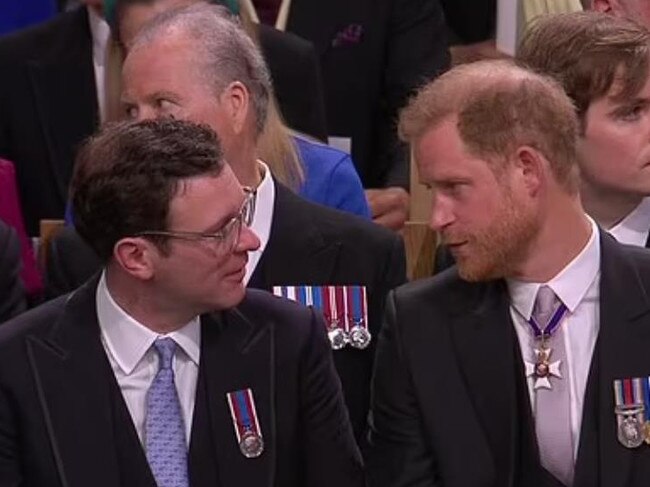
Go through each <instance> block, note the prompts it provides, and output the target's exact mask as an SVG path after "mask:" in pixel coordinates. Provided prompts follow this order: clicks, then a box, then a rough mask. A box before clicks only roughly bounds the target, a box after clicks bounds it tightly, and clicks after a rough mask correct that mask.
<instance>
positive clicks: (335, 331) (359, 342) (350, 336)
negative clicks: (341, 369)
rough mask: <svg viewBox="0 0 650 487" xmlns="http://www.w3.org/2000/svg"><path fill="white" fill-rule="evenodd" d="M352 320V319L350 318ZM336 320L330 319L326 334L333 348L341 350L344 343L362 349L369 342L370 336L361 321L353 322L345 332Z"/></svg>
mask: <svg viewBox="0 0 650 487" xmlns="http://www.w3.org/2000/svg"><path fill="white" fill-rule="evenodd" d="M351 321H352V320H351ZM341 325H342V323H340V322H339V321H338V320H330V321H329V326H328V332H327V336H328V338H329V340H330V344H331V345H332V349H333V350H341V349H342V348H344V347H345V346H346V345H351V346H352V347H354V348H357V349H359V350H363V349H364V348H366V347H367V346H368V345H369V344H370V340H371V339H372V336H371V335H370V332H369V331H368V328H366V327H365V326H363V321H356V322H354V326H353V327H352V329H351V330H350V331H349V332H347V331H346V330H345V329H344V328H342V326H341Z"/></svg>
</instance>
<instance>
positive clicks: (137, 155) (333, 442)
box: [0, 120, 364, 487]
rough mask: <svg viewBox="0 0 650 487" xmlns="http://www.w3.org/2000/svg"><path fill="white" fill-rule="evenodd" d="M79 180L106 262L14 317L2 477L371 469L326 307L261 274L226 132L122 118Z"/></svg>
mask: <svg viewBox="0 0 650 487" xmlns="http://www.w3.org/2000/svg"><path fill="white" fill-rule="evenodd" d="M72 188H73V204H74V210H75V217H76V222H77V228H78V229H79V232H80V234H81V235H83V237H84V238H85V239H86V240H87V241H88V243H89V244H90V245H91V246H92V247H93V249H94V250H95V252H97V254H98V255H99V256H100V257H101V258H102V260H103V262H104V267H103V270H102V272H101V274H100V275H98V276H97V277H96V278H94V279H93V280H91V281H89V282H88V283H87V284H86V285H84V286H83V287H81V288H79V289H78V290H77V291H76V292H75V293H73V294H72V295H71V296H68V297H65V298H61V299H57V300H54V301H51V302H49V303H47V304H45V305H43V306H41V307H39V308H37V309H36V310H34V311H32V312H30V313H27V314H24V315H22V316H21V317H19V318H16V319H15V320H13V321H10V322H9V323H7V324H6V325H4V326H3V327H2V328H1V330H0V485H22V486H39V487H48V486H62V485H67V486H77V485H79V486H82V485H83V486H89V485H93V486H103V487H118V486H121V485H130V486H139V487H155V486H157V487H172V486H173V487H189V486H190V485H191V486H193V487H196V486H206V487H207V486H215V485H220V486H223V487H229V486H232V487H234V486H239V485H267V486H274V485H277V486H282V487H285V486H289V487H291V486H296V487H297V486H304V487H313V486H323V487H324V486H331V485H337V486H339V485H342V486H350V487H352V486H362V485H364V484H363V473H362V464H361V460H360V456H359V453H358V450H357V448H356V446H355V443H354V438H353V435H352V429H351V427H350V423H349V420H348V417H347V413H346V411H345V406H344V403H343V399H342V394H341V388H340V383H339V381H338V379H337V377H336V373H335V371H334V366H333V363H332V357H331V353H330V351H329V345H328V343H327V339H326V335H325V331H324V326H323V324H322V319H321V318H318V317H317V315H316V313H315V312H314V311H313V310H309V309H307V308H302V307H299V306H296V305H294V304H291V303H288V302H286V301H283V300H280V299H277V298H274V297H272V296H270V295H269V294H266V293H263V292H260V291H246V290H245V287H244V284H243V282H242V281H243V277H244V272H245V266H246V262H247V258H248V257H247V253H248V251H251V250H254V249H255V248H257V247H258V246H259V239H258V238H257V236H256V235H255V234H254V233H253V232H252V231H251V230H250V229H249V228H248V224H249V223H250V215H251V204H252V201H253V200H252V196H251V194H250V193H248V194H247V193H245V192H244V191H242V188H241V186H240V185H239V183H238V181H237V179H236V178H235V176H234V174H233V172H232V171H231V169H230V167H229V166H228V165H227V164H225V163H224V158H223V154H222V152H221V148H220V145H219V143H218V141H217V139H216V137H215V135H214V133H213V132H212V131H211V130H210V129H208V128H207V127H203V126H199V125H195V124H192V123H189V122H181V121H174V120H163V121H145V122H138V123H133V122H130V123H123V124H118V125H113V126H110V127H109V128H107V129H106V130H105V131H104V132H102V133H100V134H98V135H97V136H95V137H94V138H93V139H91V140H90V141H89V142H88V143H87V144H86V145H85V146H84V147H83V148H82V150H81V151H80V154H79V157H78V160H77V167H76V170H75V174H74V176H73V186H72Z"/></svg>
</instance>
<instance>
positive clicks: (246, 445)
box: [226, 389, 264, 458]
mask: <svg viewBox="0 0 650 487" xmlns="http://www.w3.org/2000/svg"><path fill="white" fill-rule="evenodd" d="M226 398H227V400H228V405H229V406H230V415H231V416H232V422H233V425H234V426H235V435H236V437H237V444H238V445H239V451H241V453H242V455H244V456H245V457H246V458H257V457H259V456H260V455H261V454H262V452H264V440H263V438H262V431H261V430H260V424H259V421H258V419H257V411H256V410H255V400H254V398H253V391H252V390H251V389H242V390H239V391H234V392H228V393H227V394H226Z"/></svg>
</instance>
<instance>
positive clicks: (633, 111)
mask: <svg viewBox="0 0 650 487" xmlns="http://www.w3.org/2000/svg"><path fill="white" fill-rule="evenodd" d="M646 108H647V107H646V105H642V104H639V105H633V106H630V107H627V108H625V109H623V110H621V111H619V112H618V113H617V115H618V117H619V118H620V119H621V120H624V121H628V122H631V121H636V120H638V119H639V118H641V116H642V115H643V112H644V111H645V110H646Z"/></svg>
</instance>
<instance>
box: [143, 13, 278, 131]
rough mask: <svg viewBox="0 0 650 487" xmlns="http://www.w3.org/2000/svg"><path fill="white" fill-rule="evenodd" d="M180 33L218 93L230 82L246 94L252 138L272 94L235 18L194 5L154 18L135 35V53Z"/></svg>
mask: <svg viewBox="0 0 650 487" xmlns="http://www.w3.org/2000/svg"><path fill="white" fill-rule="evenodd" d="M172 33H180V34H182V35H185V36H187V37H188V38H189V39H190V40H193V41H195V42H193V46H195V47H196V52H194V55H195V56H198V57H197V60H198V62H200V63H202V65H203V70H202V72H203V75H205V77H206V78H207V81H208V82H209V83H210V84H212V85H213V86H214V88H215V89H216V92H217V93H221V92H222V91H223V90H224V89H225V88H226V87H227V86H228V85H229V84H230V83H232V82H234V81H239V82H240V83H242V84H243V85H244V86H246V88H247V89H248V91H249V92H250V97H251V102H252V105H253V111H254V115H255V130H256V136H259V135H260V134H261V133H262V130H263V129H264V125H265V123H266V117H267V113H268V107H269V100H270V98H271V96H272V93H273V85H272V84H271V75H270V74H269V70H268V67H267V66H266V63H265V61H264V58H263V57H262V54H261V53H260V51H259V49H258V48H257V47H256V46H255V43H254V42H253V40H252V39H251V38H250V37H249V36H248V34H247V33H246V32H245V31H244V29H243V28H242V26H241V24H240V22H239V19H237V17H235V16H233V15H232V14H231V13H230V11H229V10H228V9H227V8H226V7H223V6H220V5H211V4H205V3H200V4H195V5H191V6H189V7H182V8H179V9H173V10H169V11H167V12H164V13H161V14H160V15H157V16H156V17H155V18H154V19H152V20H151V22H149V23H147V24H146V25H145V26H144V27H143V28H142V30H141V31H140V32H139V33H138V34H137V35H136V37H135V39H134V40H133V44H132V46H131V50H133V51H135V50H137V49H138V48H140V47H143V46H146V45H148V44H150V43H152V42H153V41H154V40H155V39H158V38H160V37H166V36H167V35H169V34H172Z"/></svg>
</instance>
